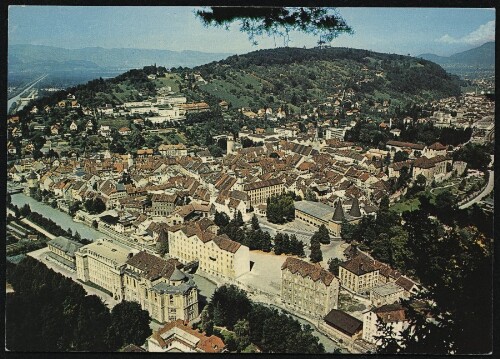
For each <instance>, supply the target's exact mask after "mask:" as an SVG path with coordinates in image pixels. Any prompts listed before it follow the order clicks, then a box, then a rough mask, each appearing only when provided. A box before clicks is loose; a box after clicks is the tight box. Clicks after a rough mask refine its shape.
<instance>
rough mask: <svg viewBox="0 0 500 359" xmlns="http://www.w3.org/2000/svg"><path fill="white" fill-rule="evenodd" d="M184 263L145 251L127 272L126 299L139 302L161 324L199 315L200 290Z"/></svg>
mask: <svg viewBox="0 0 500 359" xmlns="http://www.w3.org/2000/svg"><path fill="white" fill-rule="evenodd" d="M181 266H182V264H181V263H180V262H179V261H178V260H176V259H173V258H170V259H168V260H165V259H163V258H160V257H157V256H155V255H152V254H149V253H147V252H144V251H141V252H139V253H138V254H136V255H135V256H133V257H132V258H130V259H128V260H127V262H126V264H125V268H124V270H123V279H122V282H123V292H124V296H123V298H124V299H125V300H128V301H133V302H137V303H139V304H140V305H141V307H142V309H144V310H147V311H148V313H149V315H150V316H151V318H153V319H155V320H156V321H158V322H160V323H164V322H171V321H174V320H177V319H181V320H184V321H191V320H193V319H194V318H196V317H197V316H198V314H199V313H198V289H197V287H196V284H195V283H194V281H193V278H192V276H191V275H189V274H186V273H184V272H182V271H181V270H180V269H179V267H181Z"/></svg>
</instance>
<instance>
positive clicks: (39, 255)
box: [27, 247, 119, 308]
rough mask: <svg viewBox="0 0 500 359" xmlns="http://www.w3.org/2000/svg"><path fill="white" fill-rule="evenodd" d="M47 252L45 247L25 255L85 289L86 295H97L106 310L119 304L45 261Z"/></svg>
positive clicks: (61, 268) (57, 266) (74, 276)
mask: <svg viewBox="0 0 500 359" xmlns="http://www.w3.org/2000/svg"><path fill="white" fill-rule="evenodd" d="M48 252H49V249H48V248H47V247H45V248H42V249H38V250H36V251H33V252H30V253H27V255H28V256H30V257H33V258H35V259H36V260H38V261H40V262H42V263H43V264H45V265H46V266H47V267H48V268H50V269H52V270H54V271H55V272H57V273H61V274H62V275H64V276H65V277H68V278H71V279H72V280H73V281H74V282H76V283H77V284H79V285H81V286H82V287H83V289H85V291H86V292H87V294H88V295H97V296H98V297H100V298H101V299H102V300H103V302H104V304H106V306H107V307H108V308H113V307H114V306H115V305H116V304H118V303H119V302H118V301H116V300H114V299H113V298H112V297H110V296H109V295H107V294H106V293H104V292H101V291H100V290H98V289H96V288H93V287H90V286H88V285H85V284H83V283H82V282H80V281H78V280H77V279H76V272H72V271H70V270H68V269H66V268H63V267H61V266H59V265H58V264H56V263H54V262H52V261H50V260H48V259H47V253H48Z"/></svg>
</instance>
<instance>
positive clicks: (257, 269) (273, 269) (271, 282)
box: [238, 251, 286, 295]
mask: <svg viewBox="0 0 500 359" xmlns="http://www.w3.org/2000/svg"><path fill="white" fill-rule="evenodd" d="M285 260H286V256H285V255H284V254H282V255H280V256H277V255H274V254H272V253H265V252H262V251H250V261H252V262H254V263H253V267H252V269H251V271H250V272H249V273H246V274H243V275H242V276H241V277H239V278H238V281H240V282H241V283H244V284H246V285H249V286H251V287H254V288H257V289H259V290H262V291H263V292H266V293H270V294H273V295H279V293H280V287H281V265H282V264H283V262H285Z"/></svg>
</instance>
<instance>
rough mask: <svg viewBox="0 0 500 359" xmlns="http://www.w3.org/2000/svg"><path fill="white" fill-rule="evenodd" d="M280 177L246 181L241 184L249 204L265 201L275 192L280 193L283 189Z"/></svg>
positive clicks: (254, 204) (253, 204)
mask: <svg viewBox="0 0 500 359" xmlns="http://www.w3.org/2000/svg"><path fill="white" fill-rule="evenodd" d="M284 188H285V187H284V184H283V181H282V180H281V179H278V178H272V179H269V180H265V181H259V182H253V183H248V184H246V185H245V186H243V191H244V192H246V193H247V195H248V199H249V201H250V205H251V206H254V207H255V206H256V205H258V204H261V203H266V202H267V199H268V198H270V197H271V196H273V195H275V194H281V193H282V192H283V190H284Z"/></svg>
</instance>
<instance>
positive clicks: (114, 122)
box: [97, 118, 130, 130]
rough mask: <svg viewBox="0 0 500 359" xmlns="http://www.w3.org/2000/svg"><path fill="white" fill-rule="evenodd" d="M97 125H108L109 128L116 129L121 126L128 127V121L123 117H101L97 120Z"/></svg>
mask: <svg viewBox="0 0 500 359" xmlns="http://www.w3.org/2000/svg"><path fill="white" fill-rule="evenodd" d="M97 125H98V126H101V125H104V126H110V127H111V128H116V129H117V130H118V129H120V128H121V127H128V128H130V121H129V120H127V119H125V118H103V119H100V120H98V121H97Z"/></svg>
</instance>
